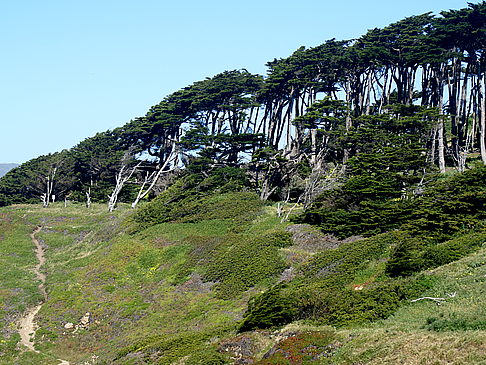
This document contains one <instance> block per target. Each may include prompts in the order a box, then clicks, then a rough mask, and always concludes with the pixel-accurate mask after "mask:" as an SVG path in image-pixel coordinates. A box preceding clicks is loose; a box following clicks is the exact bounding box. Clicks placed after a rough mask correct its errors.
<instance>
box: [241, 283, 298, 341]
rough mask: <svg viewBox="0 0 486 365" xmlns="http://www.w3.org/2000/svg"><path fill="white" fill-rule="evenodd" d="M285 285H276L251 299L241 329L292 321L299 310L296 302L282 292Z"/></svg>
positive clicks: (271, 325) (279, 324) (272, 325)
mask: <svg viewBox="0 0 486 365" xmlns="http://www.w3.org/2000/svg"><path fill="white" fill-rule="evenodd" d="M284 287H285V286H284V285H283V284H279V285H276V286H274V287H273V288H271V289H270V290H268V291H266V292H264V293H262V294H259V295H257V296H256V297H253V298H252V299H250V301H249V302H248V310H247V311H246V313H245V315H244V317H245V318H244V320H243V322H242V324H241V326H240V329H239V331H240V332H242V331H250V330H252V329H255V328H269V327H274V326H281V325H284V324H286V323H289V322H291V321H292V320H293V319H294V318H295V316H296V314H297V310H296V308H295V305H294V303H293V302H292V301H291V300H290V299H289V298H287V297H286V296H284V295H283V294H282V289H283V288H284Z"/></svg>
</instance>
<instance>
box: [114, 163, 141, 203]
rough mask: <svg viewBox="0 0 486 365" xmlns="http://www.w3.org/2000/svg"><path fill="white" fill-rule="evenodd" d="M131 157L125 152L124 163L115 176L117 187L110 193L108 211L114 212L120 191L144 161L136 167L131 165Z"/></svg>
mask: <svg viewBox="0 0 486 365" xmlns="http://www.w3.org/2000/svg"><path fill="white" fill-rule="evenodd" d="M129 158H130V156H129V155H128V154H125V156H124V157H123V158H122V164H121V167H120V170H119V171H118V173H117V174H116V176H115V188H114V189H113V192H112V193H111V194H110V195H108V211H109V212H112V211H113V210H114V209H115V207H116V203H117V201H118V196H119V195H120V192H121V191H122V189H123V186H124V185H125V183H126V182H127V181H128V180H130V179H131V178H132V176H133V174H134V173H135V171H136V170H137V169H138V167H139V166H140V164H141V163H142V162H139V163H138V164H137V165H135V166H134V167H130V166H129Z"/></svg>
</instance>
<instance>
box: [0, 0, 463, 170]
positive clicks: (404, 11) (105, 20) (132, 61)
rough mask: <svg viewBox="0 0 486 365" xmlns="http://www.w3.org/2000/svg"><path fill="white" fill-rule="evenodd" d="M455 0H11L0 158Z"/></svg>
mask: <svg viewBox="0 0 486 365" xmlns="http://www.w3.org/2000/svg"><path fill="white" fill-rule="evenodd" d="M466 6H467V2H466V1H459V0H440V1H439V0H430V1H424V0H422V1H419V0H408V1H384V0H369V1H362V0H348V1H325V0H320V1H319V0H300V1H299V2H297V1H287V0H268V1H267V0H259V1H256V0H246V1H234V2H231V1H220V0H206V1H197V0H179V1H178V2H176V1H165V0H159V1H156V0H132V1H126V0H82V1H81V0H78V1H74V0H43V1H40V0H5V1H1V2H0V47H1V53H0V126H1V128H0V162H17V163H21V162H25V161H27V160H29V159H31V158H34V157H37V156H39V155H43V154H47V153H52V152H56V151H60V150H62V149H64V148H70V147H72V146H74V145H75V144H76V143H78V142H80V141H81V140H83V139H85V138H86V137H89V136H92V135H93V134H95V133H96V132H101V131H105V130H107V129H113V128H116V127H118V126H121V125H123V124H124V123H126V122H128V121H129V120H130V119H133V118H135V117H138V116H142V115H144V114H145V113H146V111H147V110H148V108H149V107H150V106H152V105H154V104H157V103H158V102H159V101H160V100H161V99H162V98H163V97H164V96H166V95H168V94H170V93H172V92H174V91H176V90H179V89H181V88H182V87H184V86H187V85H189V84H191V83H192V82H194V81H198V80H201V79H204V78H205V77H210V76H213V75H215V74H217V73H219V72H222V71H225V70H233V69H241V68H246V69H247V70H248V71H250V72H253V73H259V74H265V71H266V68H265V63H266V62H268V61H271V60H273V59H274V58H280V57H287V56H288V55H290V54H291V53H292V52H293V51H294V50H296V49H297V48H298V47H300V46H306V47H312V46H316V45H319V44H321V43H323V42H324V41H325V40H327V39H330V38H336V39H351V38H357V37H359V36H360V35H362V34H364V33H365V32H366V31H367V30H368V29H370V28H374V27H383V26H385V25H388V24H390V23H392V22H395V21H397V20H400V19H402V18H404V17H406V16H410V15H417V14H422V13H425V12H427V11H433V12H434V13H438V12H439V11H441V10H448V9H459V8H464V7H466Z"/></svg>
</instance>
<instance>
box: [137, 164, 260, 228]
mask: <svg viewBox="0 0 486 365" xmlns="http://www.w3.org/2000/svg"><path fill="white" fill-rule="evenodd" d="M246 184H247V180H246V176H245V174H244V172H243V170H241V169H238V168H232V167H224V168H219V169H216V170H214V171H212V173H211V174H210V175H209V176H207V177H204V175H203V174H202V173H193V174H190V175H187V176H185V177H183V178H181V179H180V180H178V181H177V182H176V183H174V184H173V185H172V186H171V187H170V188H169V189H167V190H166V191H165V192H163V193H162V194H160V195H159V196H158V197H157V198H156V199H154V200H153V201H151V202H150V203H148V204H146V205H145V206H143V207H142V208H141V209H139V210H138V211H137V213H136V214H135V216H134V221H135V222H136V223H137V224H138V225H139V226H140V227H148V226H150V225H154V224H157V223H163V222H199V221H202V220H211V219H231V220H235V222H236V221H239V222H240V223H243V222H244V221H245V220H247V219H251V218H252V217H253V216H254V215H255V214H256V213H257V212H258V211H259V210H261V209H262V207H263V206H264V203H263V202H261V201H260V200H259V199H258V197H257V196H256V195H255V194H252V193H247V192H239V191H238V190H241V189H242V187H244V186H245V185H246Z"/></svg>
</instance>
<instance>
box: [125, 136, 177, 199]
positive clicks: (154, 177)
mask: <svg viewBox="0 0 486 365" xmlns="http://www.w3.org/2000/svg"><path fill="white" fill-rule="evenodd" d="M176 158H177V151H176V142H175V141H174V142H172V151H171V153H170V155H169V156H168V157H167V159H166V160H165V162H164V164H163V165H162V166H161V167H160V168H159V169H158V170H156V171H154V172H152V173H151V174H150V175H149V174H148V173H147V175H146V176H145V179H144V181H143V183H142V186H141V187H140V189H139V190H138V194H137V197H136V198H135V200H134V201H133V203H132V208H135V207H136V206H137V204H138V203H139V202H140V200H142V199H143V198H145V197H146V196H147V195H148V194H149V193H150V192H151V191H152V189H153V188H154V187H155V184H156V183H157V181H159V178H160V175H162V174H163V173H165V172H169V171H173V170H174V168H172V169H170V170H166V168H167V166H169V165H170V164H171V163H172V162H174V161H175V160H176ZM147 184H150V185H149V186H148V188H147V189H145V190H144V188H145V186H146V185H147Z"/></svg>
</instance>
